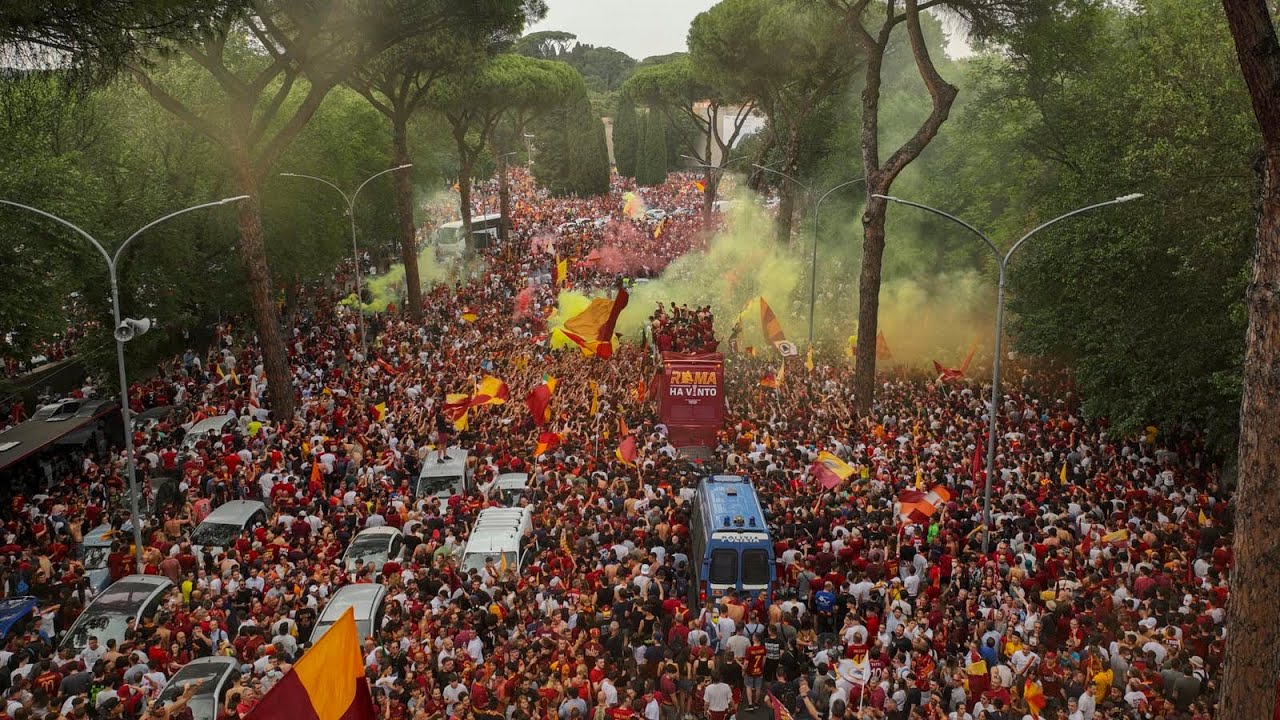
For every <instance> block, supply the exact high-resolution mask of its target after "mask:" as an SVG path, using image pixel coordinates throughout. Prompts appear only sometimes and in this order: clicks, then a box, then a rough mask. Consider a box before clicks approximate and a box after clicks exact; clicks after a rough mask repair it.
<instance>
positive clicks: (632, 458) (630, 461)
mask: <svg viewBox="0 0 1280 720" xmlns="http://www.w3.org/2000/svg"><path fill="white" fill-rule="evenodd" d="M613 454H614V455H615V456H616V457H617V458H618V459H619V460H621V461H622V462H624V463H626V464H627V465H635V464H636V457H637V456H638V455H639V450H637V448H636V437H635V436H634V435H628V436H626V437H625V438H623V439H622V443H621V444H620V445H618V449H617V450H614V451H613Z"/></svg>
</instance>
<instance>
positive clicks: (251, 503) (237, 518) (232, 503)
mask: <svg viewBox="0 0 1280 720" xmlns="http://www.w3.org/2000/svg"><path fill="white" fill-rule="evenodd" d="M266 508H267V506H266V505H263V504H262V503H260V502H258V501H257V500H229V501H227V502H225V503H223V504H221V505H219V506H218V507H216V508H214V509H213V512H211V513H209V514H208V515H206V516H205V517H204V520H202V521H200V524H201V525H203V524H204V523H219V524H223V525H243V524H244V523H245V522H247V521H248V520H249V518H250V517H251V516H252V515H253V514H254V513H256V512H258V511H259V510H264V511H265V510H266Z"/></svg>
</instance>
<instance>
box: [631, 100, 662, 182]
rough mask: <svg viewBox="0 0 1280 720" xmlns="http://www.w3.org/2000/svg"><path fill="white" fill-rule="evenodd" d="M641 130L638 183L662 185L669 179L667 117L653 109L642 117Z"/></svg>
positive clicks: (637, 157)
mask: <svg viewBox="0 0 1280 720" xmlns="http://www.w3.org/2000/svg"><path fill="white" fill-rule="evenodd" d="M640 131H641V136H640V148H639V150H637V152H636V184H638V185H644V186H648V185H661V184H662V183H664V182H666V181H667V119H666V117H664V116H663V115H660V114H659V113H658V112H656V111H655V110H652V109H651V110H649V112H647V113H645V114H644V117H643V118H642V119H641V121H640Z"/></svg>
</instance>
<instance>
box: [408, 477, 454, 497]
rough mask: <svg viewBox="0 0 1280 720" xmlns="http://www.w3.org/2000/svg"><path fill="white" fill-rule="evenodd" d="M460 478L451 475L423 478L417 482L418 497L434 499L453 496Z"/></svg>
mask: <svg viewBox="0 0 1280 720" xmlns="http://www.w3.org/2000/svg"><path fill="white" fill-rule="evenodd" d="M461 479H462V478H459V477H457V476H451V475H437V476H435V477H425V478H422V479H421V480H419V481H418V494H419V495H427V494H430V495H435V496H436V497H449V496H451V495H453V494H454V492H455V488H457V486H458V485H459V484H460V481H461Z"/></svg>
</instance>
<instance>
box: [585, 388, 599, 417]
mask: <svg viewBox="0 0 1280 720" xmlns="http://www.w3.org/2000/svg"><path fill="white" fill-rule="evenodd" d="M587 385H588V386H589V387H590V388H591V408H590V410H589V413H590V415H591V417H593V418H594V417H595V416H596V413H598V412H600V383H598V382H596V381H595V380H588V381H587Z"/></svg>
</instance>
